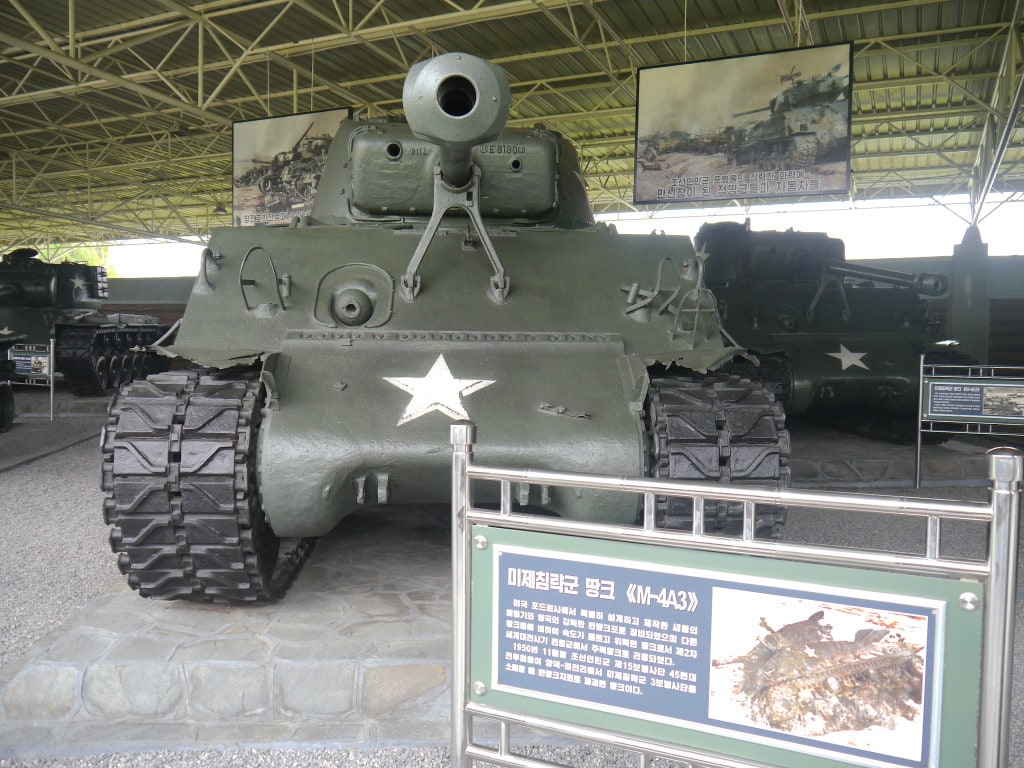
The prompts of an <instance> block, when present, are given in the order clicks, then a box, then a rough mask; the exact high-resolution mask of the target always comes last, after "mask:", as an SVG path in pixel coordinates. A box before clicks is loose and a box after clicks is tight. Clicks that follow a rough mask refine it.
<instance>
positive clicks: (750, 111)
mask: <svg viewBox="0 0 1024 768" xmlns="http://www.w3.org/2000/svg"><path fill="white" fill-rule="evenodd" d="M768 109H769V107H767V106H764V107H758V108H757V109H748V110H747V111H746V112H733V113H732V116H733V117H743V116H744V115H756V114H757V113H758V112H767V111H768Z"/></svg>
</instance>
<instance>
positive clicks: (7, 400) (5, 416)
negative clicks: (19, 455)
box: [0, 329, 25, 432]
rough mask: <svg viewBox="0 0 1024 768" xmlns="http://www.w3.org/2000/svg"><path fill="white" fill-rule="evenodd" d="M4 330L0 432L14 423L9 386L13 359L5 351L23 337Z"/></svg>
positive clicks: (0, 351)
mask: <svg viewBox="0 0 1024 768" xmlns="http://www.w3.org/2000/svg"><path fill="white" fill-rule="evenodd" d="M4 330H5V332H4V333H2V334H0V432H6V431H7V430H9V429H10V428H11V425H12V424H13V423H14V390H13V389H12V388H11V381H12V380H13V379H14V376H15V373H14V361H13V360H10V359H8V357H7V352H8V350H10V348H11V347H13V346H14V345H15V344H18V343H20V342H22V341H24V339H25V337H24V336H23V335H17V336H15V335H14V333H13V332H10V331H9V329H4Z"/></svg>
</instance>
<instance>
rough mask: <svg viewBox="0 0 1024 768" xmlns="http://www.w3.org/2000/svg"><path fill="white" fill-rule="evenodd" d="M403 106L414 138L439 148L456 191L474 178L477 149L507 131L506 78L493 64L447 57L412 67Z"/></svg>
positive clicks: (446, 177)
mask: <svg viewBox="0 0 1024 768" xmlns="http://www.w3.org/2000/svg"><path fill="white" fill-rule="evenodd" d="M402 107H403V108H404V109H405V118H406V120H408V122H409V127H410V128H411V129H412V132H413V135H414V136H416V137H417V138H420V139H424V140H425V141H429V142H431V143H432V144H436V145H437V146H438V147H439V148H440V150H441V157H440V160H439V162H438V166H439V170H440V173H441V179H442V180H443V181H444V182H445V183H446V184H448V185H449V186H450V187H453V188H456V189H457V188H459V187H463V186H465V185H466V184H467V183H468V182H469V181H470V180H471V179H472V176H473V154H472V152H473V148H474V147H476V146H478V145H480V144H485V143H487V142H489V141H494V140H495V139H496V138H498V136H499V135H500V134H501V131H502V129H503V128H504V127H505V121H506V120H508V108H509V88H508V80H507V79H506V77H505V73H504V71H503V70H501V69H500V68H498V67H496V66H494V65H493V64H491V63H489V62H486V61H483V60H482V59H476V58H472V57H465V56H463V55H462V54H460V53H448V54H445V55H443V56H438V57H436V58H433V59H429V60H428V61H421V62H420V63H418V64H414V65H413V66H412V68H411V69H410V70H409V75H408V77H406V79H405V86H404V88H403V89H402Z"/></svg>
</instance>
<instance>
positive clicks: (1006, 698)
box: [978, 448, 1024, 768]
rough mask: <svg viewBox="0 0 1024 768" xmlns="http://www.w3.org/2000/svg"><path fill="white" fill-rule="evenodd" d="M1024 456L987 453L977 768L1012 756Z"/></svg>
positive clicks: (999, 766) (993, 766) (1008, 451)
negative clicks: (986, 572)
mask: <svg viewBox="0 0 1024 768" xmlns="http://www.w3.org/2000/svg"><path fill="white" fill-rule="evenodd" d="M1022 467H1024V454H1021V452H1020V451H1017V450H1014V449H1012V448H994V449H993V450H991V451H989V453H988V468H989V478H991V480H992V489H991V491H990V497H989V498H990V503H991V505H992V524H991V526H989V543H988V553H989V554H988V557H989V566H990V571H989V578H988V584H987V589H986V591H985V613H984V633H985V634H984V639H983V641H982V652H981V706H980V709H979V714H978V768H1006V766H1008V765H1009V751H1010V686H1011V683H1012V679H1013V622H1014V607H1015V606H1014V597H1015V595H1014V591H1015V588H1016V581H1017V526H1018V515H1019V513H1020V482H1021V477H1022V475H1024V469H1022Z"/></svg>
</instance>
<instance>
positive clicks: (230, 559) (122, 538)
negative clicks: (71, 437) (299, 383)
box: [102, 371, 315, 602]
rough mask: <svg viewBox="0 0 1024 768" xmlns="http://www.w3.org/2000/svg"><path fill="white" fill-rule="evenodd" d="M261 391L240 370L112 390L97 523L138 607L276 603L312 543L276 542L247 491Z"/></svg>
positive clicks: (177, 375)
mask: <svg viewBox="0 0 1024 768" xmlns="http://www.w3.org/2000/svg"><path fill="white" fill-rule="evenodd" d="M265 397H266V395H265V389H264V387H263V385H262V383H261V382H260V381H259V380H258V378H257V377H256V375H255V374H253V373H252V372H246V373H243V374H241V375H238V374H221V375H208V374H202V373H198V372H193V371H174V372H170V373H162V374H155V375H153V376H150V377H148V378H147V379H145V380H140V381H135V382H133V383H131V384H127V385H125V386H124V387H122V389H121V391H120V392H119V393H118V394H117V395H116V396H115V398H114V400H113V402H112V404H111V407H110V415H109V420H108V423H107V425H106V427H105V428H104V431H103V438H102V445H103V481H102V485H103V490H104V491H105V494H106V497H105V499H104V504H103V514H104V519H105V520H106V522H107V524H108V525H110V526H111V531H110V545H111V548H112V549H113V550H114V552H115V553H117V555H118V566H119V568H120V569H121V572H122V573H124V574H125V575H126V576H127V577H128V584H129V585H130V586H131V587H132V588H133V589H136V590H138V591H139V594H140V595H142V596H145V597H153V598H158V599H165V600H174V599H188V600H192V601H199V602H259V601H266V600H273V599H276V598H278V597H281V596H282V595H283V594H284V593H285V592H286V591H287V589H288V586H289V585H290V584H291V582H292V580H293V579H294V578H295V576H296V574H297V573H298V571H299V569H300V568H301V566H302V564H303V563H304V562H305V560H306V558H307V557H308V556H309V553H310V552H311V551H312V548H313V544H314V542H315V539H312V538H296V539H279V538H278V537H277V536H276V535H275V534H274V532H273V530H272V529H271V527H270V525H269V523H268V522H267V519H266V516H265V514H264V511H263V507H262V504H261V500H260V496H259V492H258V491H257V486H256V476H255V471H256V445H257V435H258V433H259V429H260V423H261V419H262V408H263V405H264V401H265Z"/></svg>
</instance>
